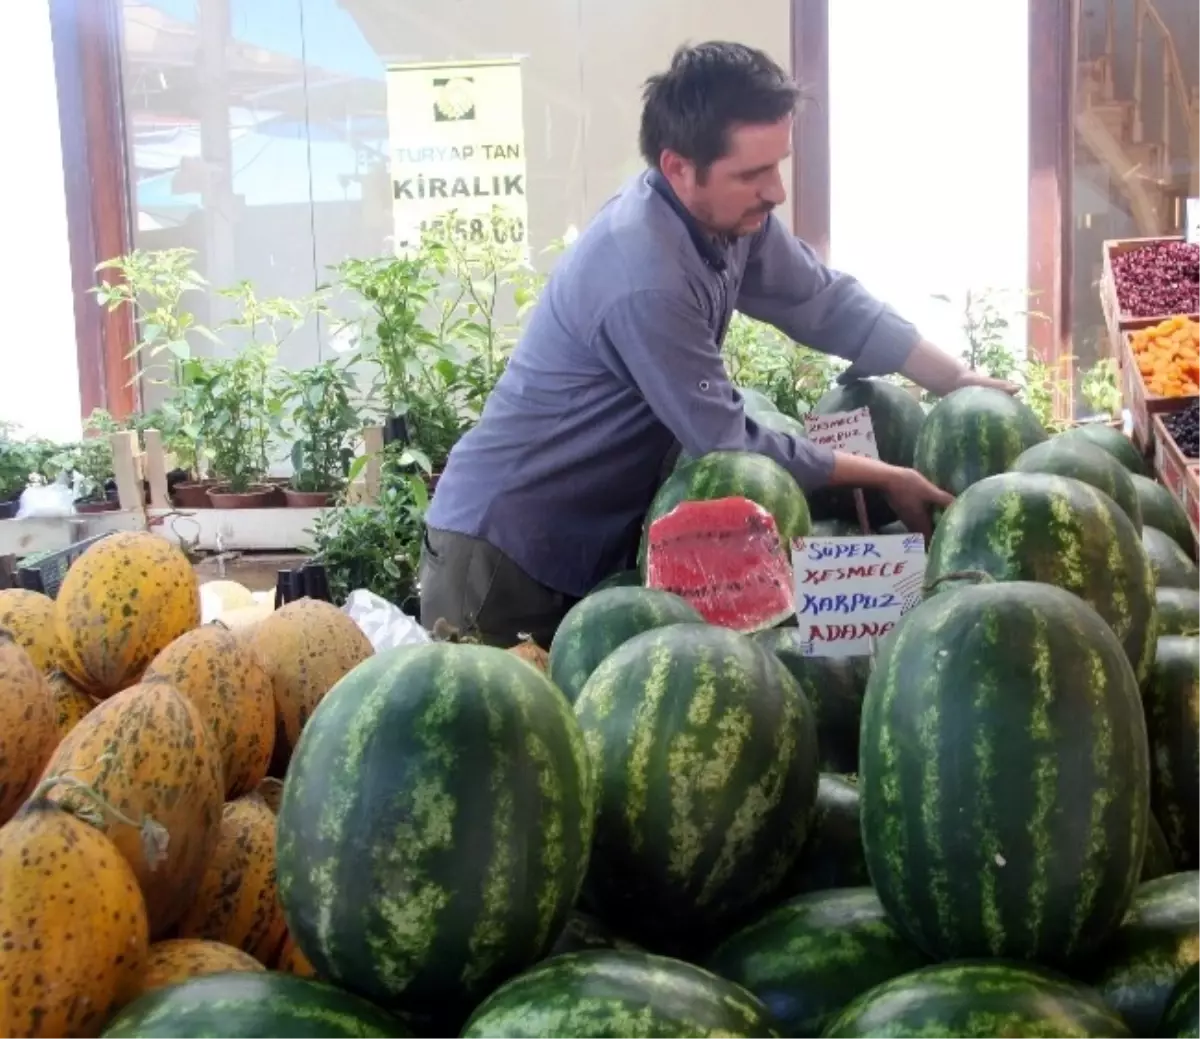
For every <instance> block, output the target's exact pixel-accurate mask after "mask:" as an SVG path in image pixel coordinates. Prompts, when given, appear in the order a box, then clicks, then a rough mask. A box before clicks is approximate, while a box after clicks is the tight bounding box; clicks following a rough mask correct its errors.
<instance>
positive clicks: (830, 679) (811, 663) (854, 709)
mask: <svg viewBox="0 0 1200 1039" xmlns="http://www.w3.org/2000/svg"><path fill="white" fill-rule="evenodd" d="M754 641H755V642H757V643H758V644H759V645H760V646H762V647H763V648H764V649H768V650H770V651H771V652H772V653H774V654H775V655H776V656H777V657H778V658H779V659H780V660H781V661H783V666H784V667H786V668H787V669H788V670H789V671H790V672H791V673H792V677H793V678H794V679H796V681H797V682H799V683H800V689H801V690H802V691H803V693H804V695H805V696H806V697H807V698H808V702H809V703H810V704H811V705H812V708H813V712H814V713H815V714H816V717H817V749H818V751H819V752H820V755H821V757H820V768H821V771H822V772H853V771H855V770H856V769H857V768H858V724H859V719H860V718H861V717H862V698H863V692H864V691H865V690H866V688H867V675H868V674H869V672H870V658H869V657H813V656H809V655H808V654H806V653H805V652H804V639H803V637H802V636H801V634H800V632H799V631H797V630H796V629H795V628H774V629H772V630H771V631H762V632H759V633H758V634H756V635H755V636H754Z"/></svg>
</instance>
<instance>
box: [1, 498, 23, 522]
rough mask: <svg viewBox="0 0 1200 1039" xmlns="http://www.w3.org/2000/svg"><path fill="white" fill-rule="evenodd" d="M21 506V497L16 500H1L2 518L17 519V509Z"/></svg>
mask: <svg viewBox="0 0 1200 1039" xmlns="http://www.w3.org/2000/svg"><path fill="white" fill-rule="evenodd" d="M20 507H21V499H20V498H17V499H16V500H15V501H0V519H16V518H17V510H18V509H20Z"/></svg>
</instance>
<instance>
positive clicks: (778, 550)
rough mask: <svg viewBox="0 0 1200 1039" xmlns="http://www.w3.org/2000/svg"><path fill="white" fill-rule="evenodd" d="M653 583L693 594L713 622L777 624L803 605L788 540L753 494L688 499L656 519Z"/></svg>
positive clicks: (650, 558)
mask: <svg viewBox="0 0 1200 1039" xmlns="http://www.w3.org/2000/svg"><path fill="white" fill-rule="evenodd" d="M646 587H647V588H661V589H663V590H664V591H668V592H673V593H674V594H675V595H678V596H680V597H682V598H683V599H686V600H687V601H688V602H689V603H691V605H692V606H693V607H695V608H696V610H698V611H699V613H700V614H701V616H703V617H704V619H705V620H706V621H708V623H709V624H714V625H718V626H720V627H723V628H732V629H733V630H734V631H741V632H747V633H748V632H754V631H763V630H765V629H767V628H772V627H774V626H775V625H777V624H779V623H780V622H782V621H785V620H787V618H788V617H790V616H792V614H794V613H795V612H796V597H795V579H794V577H793V575H792V564H791V557H790V553H789V548H788V546H787V545H785V544H784V543H783V541H782V539H781V538H780V537H779V528H778V527H776V525H775V517H773V516H772V515H771V514H770V513H769V512H768V511H767V510H766V509H764V508H763V507H762V506H761V505H758V504H756V503H755V502H752V501H750V500H749V499H748V498H718V499H715V500H713V501H685V502H682V503H680V504H679V505H677V506H676V507H675V508H674V509H672V510H671V511H670V512H668V513H667V514H666V515H665V516H662V517H660V518H659V519H657V520H655V521H654V522H653V523H652V524H651V525H650V534H649V538H648V545H647V549H646Z"/></svg>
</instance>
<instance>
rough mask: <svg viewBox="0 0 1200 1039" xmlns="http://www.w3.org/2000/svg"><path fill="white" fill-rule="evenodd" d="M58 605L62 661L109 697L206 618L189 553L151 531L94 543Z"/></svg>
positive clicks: (94, 689) (70, 577)
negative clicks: (203, 613)
mask: <svg viewBox="0 0 1200 1039" xmlns="http://www.w3.org/2000/svg"><path fill="white" fill-rule="evenodd" d="M54 605H55V627H56V630H57V632H58V641H59V644H60V645H61V647H62V649H61V660H60V664H59V666H60V667H61V668H62V670H63V671H65V672H66V673H67V674H68V675H70V676H71V678H73V679H74V680H75V681H76V682H78V683H79V685H80V686H82V687H83V688H84V689H85V690H87V692H89V693H91V694H92V695H93V696H98V697H101V698H103V697H106V696H112V695H113V693H117V692H120V690H122V689H125V688H127V687H129V686H130V685H133V684H134V683H135V682H137V681H138V679H140V678H141V676H142V672H143V671H145V670H146V666H147V665H148V664H149V663H150V661H151V660H153V659H154V658H155V656H157V655H158V653H159V652H160V651H161V650H162V649H163V648H165V647H166V646H168V645H170V644H171V642H172V641H174V640H175V639H177V638H178V637H179V636H180V635H182V634H183V633H184V632H185V631H191V630H192V628H195V627H198V626H199V624H200V591H199V587H198V585H197V583H196V575H195V573H194V572H193V571H192V567H191V564H190V563H188V561H187V557H186V556H184V554H183V553H182V552H181V551H180V550H179V549H178V548H177V547H176V546H175V545H173V544H171V542H169V541H167V540H166V539H165V538H161V537H159V536H158V535H156V534H148V533H145V532H144V531H133V532H122V533H119V534H112V535H110V536H109V537H106V538H104V539H103V540H101V541H97V542H96V543H95V544H94V545H92V546H91V547H90V548H89V549H88V550H87V551H86V552H84V553H83V555H82V556H80V557H79V558H78V559H77V560H76V561H75V562H74V563H73V564H72V566H71V569H70V570H68V571H67V576H66V577H65V578H63V582H62V586H61V587H60V588H59V591H58V598H57V599H56V600H55V604H54Z"/></svg>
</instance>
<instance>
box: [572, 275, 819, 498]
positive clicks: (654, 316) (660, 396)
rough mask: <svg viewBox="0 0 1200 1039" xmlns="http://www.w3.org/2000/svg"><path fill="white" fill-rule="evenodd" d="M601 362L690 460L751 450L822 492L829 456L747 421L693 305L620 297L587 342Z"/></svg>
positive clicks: (656, 293) (642, 295)
mask: <svg viewBox="0 0 1200 1039" xmlns="http://www.w3.org/2000/svg"><path fill="white" fill-rule="evenodd" d="M593 345H594V347H595V350H596V352H597V354H598V356H599V357H600V359H601V360H602V362H603V363H604V364H605V365H606V366H607V367H608V368H610V369H611V370H612V371H613V372H615V373H616V374H617V375H618V377H620V378H621V379H622V380H623V381H624V382H626V383H627V384H628V385H630V386H633V387H635V388H636V389H637V391H638V392H639V393H640V394H641V395H642V397H643V399H644V400H645V401H646V403H647V404H649V405H650V408H651V410H652V411H653V412H654V414H655V415H656V416H657V418H658V420H659V421H660V422H662V424H663V425H664V426H666V427H667V428H668V429H669V430H670V431H671V432H672V433H673V434H674V436H675V439H676V440H678V441H679V443H680V444H681V445H682V446H683V450H684V451H686V452H687V453H688V454H689V455H691V456H692V457H694V458H695V457H699V456H700V455H704V454H708V453H709V452H710V451H753V452H756V453H758V454H763V455H766V456H767V457H768V458H772V459H774V460H775V461H776V462H778V463H779V464H780V465H782V466H783V467H784V468H785V469H786V470H787V471H788V472H789V473H791V474H792V476H793V477H794V478H795V480H796V482H797V483H798V484H799V485H800V486H801V487H802V488H804V489H805V490H809V489H813V488H817V487H822V486H824V485H825V484H826V483H828V482H829V478H830V475H831V473H832V471H833V452H832V451H831V450H830V449H829V448H827V447H820V446H817V445H816V444H813V443H811V442H810V441H808V440H806V439H804V438H802V437H794V436H791V435H790V434H787V433H778V432H776V431H774V430H771V429H767V428H765V427H764V426H760V425H759V424H758V423H757V422H755V421H754V420H753V419H752V418H750V417H749V416H747V415H746V413H745V409H744V406H743V403H742V397H741V394H739V393H738V392H737V391H736V390H735V389H734V387H733V385H732V383H730V381H729V378H728V376H727V375H726V373H725V364H724V362H723V361H722V360H721V352H720V350H719V348H718V347H717V344H716V342H715V341H714V339H713V334H712V332H711V331H710V329H709V327H708V324H707V322H705V320H704V318H703V316H702V315H701V314H700V313H699V312H698V311H697V310H696V308H695V305H694V304H693V305H689V304H688V302H687V301H685V300H682V299H680V298H678V297H677V296H675V295H673V294H672V293H669V292H664V291H661V290H644V291H640V292H635V293H633V294H632V295H629V296H624V297H622V298H621V299H620V300H618V301H617V302H616V303H614V304H613V305H612V306H611V307H610V308H609V309H608V310H607V311H606V313H605V314H604V316H603V318H602V319H601V321H600V324H599V326H598V327H597V329H596V332H595V334H594V336H593Z"/></svg>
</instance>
